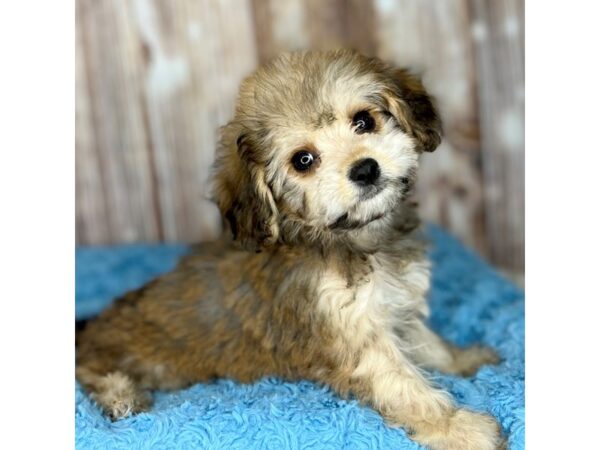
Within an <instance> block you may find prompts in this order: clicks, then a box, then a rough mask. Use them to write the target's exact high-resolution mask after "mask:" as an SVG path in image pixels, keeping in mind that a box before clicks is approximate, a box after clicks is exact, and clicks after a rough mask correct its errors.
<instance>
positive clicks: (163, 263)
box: [75, 227, 525, 450]
mask: <svg viewBox="0 0 600 450" xmlns="http://www.w3.org/2000/svg"><path fill="white" fill-rule="evenodd" d="M427 233H428V235H429V237H430V240H431V242H432V247H431V251H430V253H431V258H432V260H433V263H434V270H433V286H432V290H431V293H430V304H431V307H432V308H431V309H432V316H431V324H432V326H433V328H434V329H436V330H437V331H439V332H440V333H441V334H442V335H443V336H444V337H446V338H447V339H449V340H450V341H453V342H455V343H457V344H459V345H466V344H473V343H484V344H487V345H489V346H492V347H493V348H495V349H496V351H497V352H498V353H499V354H500V356H501V358H502V362H501V364H500V365H498V366H494V367H491V366H485V367H483V368H481V369H480V370H479V372H478V373H477V374H476V375H475V376H473V377H471V378H459V377H454V376H448V375H442V374H440V373H433V374H432V377H433V379H434V380H435V381H436V382H437V383H438V384H439V385H440V386H442V387H443V388H445V389H447V390H448V391H450V392H451V393H452V395H453V396H454V398H455V399H456V402H457V403H458V404H462V405H466V406H468V407H470V408H472V409H475V410H480V411H487V412H489V413H490V414H492V415H493V416H495V417H496V418H497V419H498V420H499V422H500V424H501V425H502V428H503V429H504V433H505V434H506V436H507V437H508V441H509V448H510V449H511V450H518V449H523V448H524V433H525V428H524V427H525V405H524V369H525V367H524V314H523V313H524V304H523V301H524V299H523V293H522V291H521V290H520V289H518V288H517V287H515V286H514V285H512V284H511V283H510V282H508V281H507V280H505V279H503V278H502V277H501V276H500V275H499V274H498V273H496V272H495V271H494V270H493V269H492V268H490V267H489V266H488V265H486V264H485V263H484V262H482V261H481V260H480V259H479V258H478V257H477V256H475V255H474V254H473V253H472V252H470V251H468V250H466V249H465V248H464V247H463V246H462V245H461V244H460V243H458V242H457V241H456V240H455V239H453V238H452V237H450V236H448V234H446V233H445V232H443V231H441V230H440V229H439V228H435V227H428V228H427ZM185 251H186V247H185V246H177V245H162V246H158V245H155V246H121V247H113V248H80V249H78V250H77V255H76V260H77V268H76V283H77V284H76V311H77V317H78V318H79V319H80V318H87V317H91V316H94V315H96V314H97V313H98V312H100V311H101V310H102V309H103V308H104V307H106V306H107V305H108V304H110V302H111V301H112V299H113V298H114V297H115V296H117V295H119V294H121V293H123V292H124V291H126V290H129V289H133V288H136V287H138V286H140V285H141V284H142V283H144V282H145V281H147V280H149V279H150V278H152V277H154V276H156V275H158V274H160V273H161V272H164V271H167V270H169V269H171V268H172V267H174V265H175V263H176V262H177V259H178V258H179V256H181V255H182V254H184V253H185ZM75 399H76V409H75V428H76V437H75V439H76V446H77V448H78V449H104V448H105V449H244V450H246V449H253V448H261V449H392V448H393V449H418V448H421V447H420V446H419V445H417V444H415V443H413V442H412V441H410V440H409V439H408V437H407V436H406V433H405V432H404V431H403V430H401V429H397V428H391V427H388V426H387V425H385V423H384V422H383V420H382V419H381V417H380V416H379V415H378V414H377V413H376V412H375V411H373V410H372V409H370V408H367V407H364V406H361V405H359V404H358V403H357V402H356V401H354V400H342V399H340V398H339V397H338V396H337V395H336V394H335V393H334V392H332V391H331V390H330V389H328V388H327V387H325V386H320V385H316V384H314V383H311V382H308V381H306V382H297V383H289V382H285V381H282V380H280V379H276V378H266V379H263V380H261V381H258V382H256V383H253V384H240V383H237V382H235V381H232V380H217V381H214V382H211V383H202V384H198V385H195V386H193V387H190V388H188V389H185V390H181V391H176V392H156V393H155V395H154V399H155V403H154V406H153V408H152V410H151V411H150V412H148V413H142V414H139V415H137V416H133V417H129V418H127V419H124V420H121V421H118V422H115V423H112V422H111V421H110V420H109V419H107V418H106V417H105V416H103V415H102V413H101V412H100V410H99V409H98V407H97V406H96V405H95V404H94V403H93V402H92V401H91V400H90V399H89V398H88V397H87V396H86V394H85V393H84V392H83V391H82V390H81V388H80V386H78V385H76V394H75Z"/></svg>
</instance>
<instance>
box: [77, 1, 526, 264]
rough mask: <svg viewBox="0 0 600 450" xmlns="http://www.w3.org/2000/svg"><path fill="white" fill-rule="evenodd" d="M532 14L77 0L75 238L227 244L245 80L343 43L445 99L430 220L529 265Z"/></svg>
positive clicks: (426, 200)
mask: <svg viewBox="0 0 600 450" xmlns="http://www.w3.org/2000/svg"><path fill="white" fill-rule="evenodd" d="M523 16H524V12H523V0H494V1H492V0H372V1H371V0H364V1H361V0H170V1H161V0H77V2H76V33H77V35H76V165H77V167H76V173H77V176H76V178H77V179H76V183H77V184H76V193H77V199H76V216H77V228H76V229H77V243H78V244H105V243H119V242H135V241H192V240H200V239H208V238H212V237H214V236H216V235H217V234H218V232H219V229H220V222H219V218H218V213H217V211H216V208H215V207H214V205H212V204H211V203H210V202H208V201H207V200H206V179H207V173H208V169H209V167H210V164H211V163H212V160H213V152H214V148H215V141H216V136H217V134H216V130H217V128H218V127H219V126H220V125H222V124H224V123H226V121H227V120H228V118H229V117H230V116H231V114H232V111H233V104H234V100H235V95H236V91H237V87H238V84H239V82H240V81H241V80H242V78H243V77H244V76H246V75H247V74H248V73H250V72H251V71H252V70H253V69H254V68H255V67H256V66H257V65H258V64H259V63H261V62H264V61H266V60H268V59H269V58H271V57H272V56H274V55H276V54H278V53H279V52H281V51H286V50H294V49H302V48H333V47H340V46H348V47H354V48H357V49H359V50H361V51H363V52H364V53H367V54H370V55H378V56H380V57H382V58H384V59H387V60H389V61H391V62H394V63H396V64H400V65H406V66H410V67H413V68H415V69H417V70H419V71H421V72H422V74H423V79H424V82H425V84H426V86H427V87H428V88H429V89H430V91H431V92H433V93H434V94H435V96H436V97H437V98H438V102H439V105H440V108H441V112H442V117H443V119H444V121H445V130H446V137H445V140H444V143H443V144H442V146H441V147H440V148H439V149H438V150H437V151H436V152H435V153H433V154H427V155H425V156H424V159H423V165H422V171H421V175H420V180H419V186H418V196H419V200H420V202H421V212H422V215H423V216H424V217H425V218H427V219H429V220H432V221H434V222H437V223H439V224H441V225H443V226H444V227H446V228H448V229H449V230H451V231H452V232H453V233H454V234H456V235H457V236H459V237H460V238H461V239H462V240H463V241H464V242H465V243H467V244H468V245H470V246H472V247H474V248H475V249H476V250H477V251H479V252H480V253H481V254H483V255H484V256H485V257H486V258H488V259H489V260H491V261H492V262H493V263H495V264H496V265H498V266H500V267H502V268H505V269H508V270H511V271H515V272H520V271H522V270H523V265H524V254H523V253H524V242H523V237H524V205H523V203H524V55H523V52H524V51H523V41H524V17H523Z"/></svg>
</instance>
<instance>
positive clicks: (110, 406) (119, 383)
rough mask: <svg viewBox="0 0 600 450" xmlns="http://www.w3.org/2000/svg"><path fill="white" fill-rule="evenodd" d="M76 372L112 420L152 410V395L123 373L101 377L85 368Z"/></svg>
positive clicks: (113, 373) (80, 368)
mask: <svg viewBox="0 0 600 450" xmlns="http://www.w3.org/2000/svg"><path fill="white" fill-rule="evenodd" d="M76 372H77V379H78V380H79V382H80V383H81V384H82V385H83V386H84V387H85V388H86V390H87V391H88V392H89V393H90V396H91V397H92V398H93V399H94V400H95V401H96V403H98V405H99V406H100V407H101V408H102V409H103V410H104V411H105V412H106V413H107V414H108V416H109V417H110V418H111V419H112V420H117V419H121V418H123V417H127V416H129V415H130V414H135V413H138V412H142V411H146V410H148V409H149V408H150V405H151V396H150V393H149V392H148V391H145V390H142V389H140V388H139V386H137V385H136V383H135V382H134V380H133V379H132V378H131V377H130V376H128V375H126V374H125V373H123V372H120V371H114V372H110V373H107V374H104V375H99V374H97V373H95V372H93V371H92V370H89V369H88V368H85V367H77V369H76Z"/></svg>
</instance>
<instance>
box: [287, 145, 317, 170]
mask: <svg viewBox="0 0 600 450" xmlns="http://www.w3.org/2000/svg"><path fill="white" fill-rule="evenodd" d="M314 162H315V157H314V156H313V154H312V153H310V152H308V151H306V150H300V151H299V152H296V153H294V156H292V164H293V165H294V169H296V170H297V171H298V172H306V171H307V170H308V169H310V166H312V165H313V163H314Z"/></svg>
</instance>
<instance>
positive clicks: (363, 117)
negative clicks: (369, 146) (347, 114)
mask: <svg viewBox="0 0 600 450" xmlns="http://www.w3.org/2000/svg"><path fill="white" fill-rule="evenodd" d="M352 126H353V127H354V131H356V133H358V134H362V133H368V132H370V131H373V130H374V129H375V119H373V116H372V115H371V114H369V112H368V111H359V112H357V113H356V114H354V117H353V118H352Z"/></svg>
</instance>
